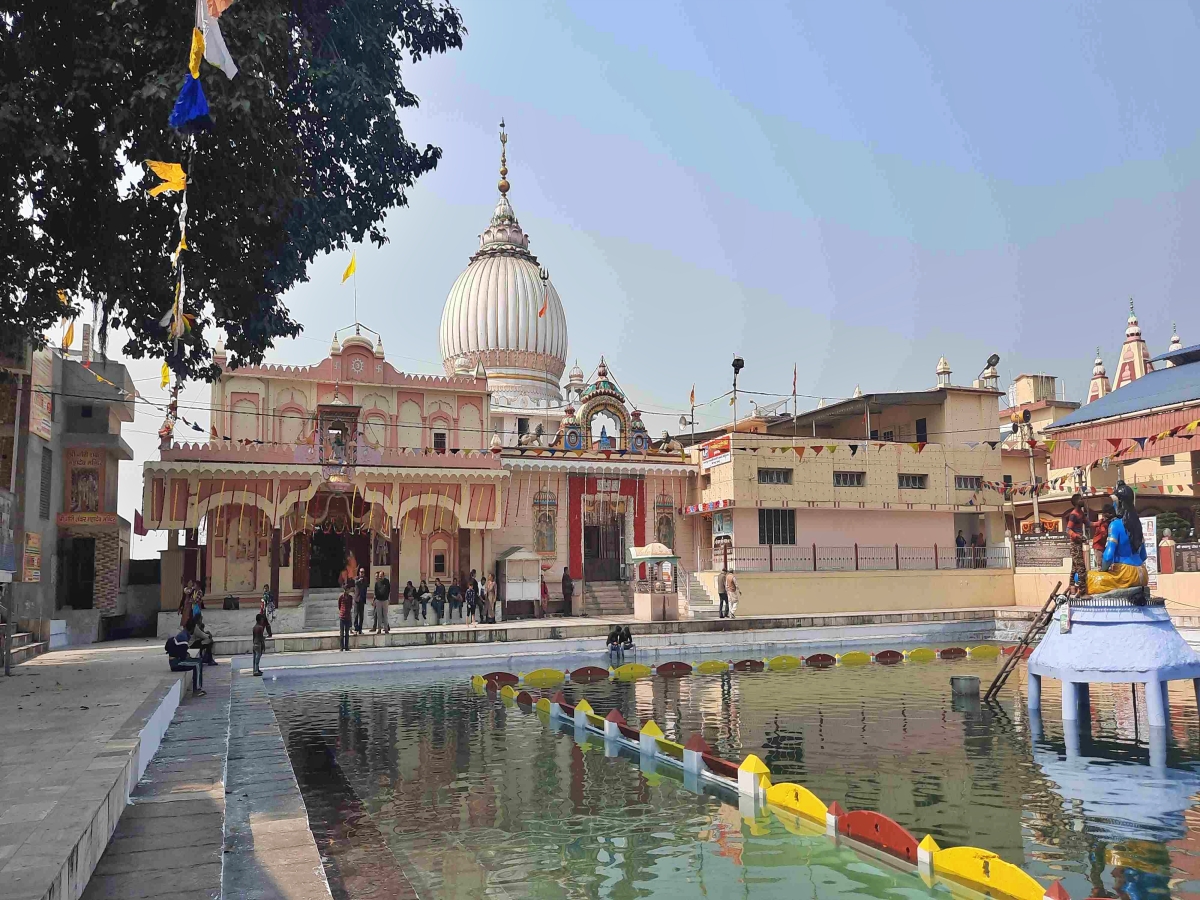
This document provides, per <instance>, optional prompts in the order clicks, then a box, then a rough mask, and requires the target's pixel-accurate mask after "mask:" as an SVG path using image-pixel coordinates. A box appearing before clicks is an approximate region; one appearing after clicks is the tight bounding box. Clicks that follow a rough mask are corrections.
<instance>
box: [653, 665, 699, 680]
mask: <svg viewBox="0 0 1200 900" xmlns="http://www.w3.org/2000/svg"><path fill="white" fill-rule="evenodd" d="M654 671H655V674H658V675H662V676H663V677H664V678H679V677H681V676H683V675H691V674H692V667H691V666H689V665H688V664H687V663H685V662H668V663H663V664H662V665H661V666H658V667H657V668H655V670H654Z"/></svg>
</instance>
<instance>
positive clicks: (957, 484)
mask: <svg viewBox="0 0 1200 900" xmlns="http://www.w3.org/2000/svg"><path fill="white" fill-rule="evenodd" d="M954 489H955V490H956V491H982V490H983V476H982V475H955V476H954Z"/></svg>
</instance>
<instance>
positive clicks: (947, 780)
mask: <svg viewBox="0 0 1200 900" xmlns="http://www.w3.org/2000/svg"><path fill="white" fill-rule="evenodd" d="M764 655H765V654H764ZM574 662H575V665H577V666H578V665H585V664H594V662H595V661H594V660H591V659H576V660H575V661H574ZM999 664H1000V663H999V661H996V660H986V661H984V660H960V661H956V662H941V661H937V662H929V663H911V662H909V663H904V664H901V665H896V666H889V667H884V666H879V665H866V666H861V667H846V668H841V667H839V668H836V669H824V670H822V669H796V670H793V671H787V672H762V673H743V672H730V673H727V674H722V675H709V676H704V675H691V676H685V677H683V678H677V679H668V678H659V677H649V678H645V679H642V680H638V681H634V682H601V683H598V684H591V685H569V684H568V685H566V686H565V687H564V692H565V694H566V695H567V697H568V698H569V700H570V701H571V702H575V701H577V700H578V699H579V698H581V697H586V698H587V699H588V701H589V703H591V705H592V706H593V707H594V708H595V709H596V711H597V712H598V713H599V714H600V715H604V714H605V713H607V712H608V711H609V710H610V709H613V708H616V709H619V710H620V711H621V713H622V714H623V715H624V716H625V718H626V719H628V720H629V721H630V722H631V723H634V722H635V721H638V722H640V721H644V720H645V719H647V718H653V719H654V721H655V722H656V723H658V725H659V726H660V727H661V728H662V729H663V731H664V732H665V733H666V736H667V737H668V738H670V739H672V740H678V741H680V742H683V741H686V740H687V738H688V737H690V736H691V735H693V734H695V733H697V732H699V733H700V734H702V735H703V737H704V738H705V739H706V740H707V741H708V743H709V744H710V745H711V746H712V748H713V751H714V752H715V753H716V754H717V755H719V756H723V757H725V758H727V759H732V760H735V761H736V760H739V759H741V758H742V757H743V756H744V755H745V754H747V753H756V754H758V755H759V756H760V757H761V758H762V759H763V760H764V761H765V762H766V763H767V765H768V766H769V767H770V769H771V773H772V774H771V777H772V781H774V782H775V783H779V782H781V781H795V782H798V783H800V784H803V785H805V786H806V787H808V788H809V789H810V790H812V791H813V792H814V793H815V794H816V795H817V796H818V797H820V798H821V799H822V800H824V801H825V802H826V803H832V802H833V801H834V800H837V801H838V802H839V803H841V805H842V806H843V807H845V808H846V809H874V810H878V811H880V812H882V813H884V814H886V815H888V816H890V817H892V818H893V819H895V820H896V821H898V822H899V823H900V824H902V825H903V826H905V827H906V828H907V829H908V830H909V831H910V832H912V833H913V834H914V835H915V836H916V837H917V839H918V840H919V839H920V838H921V837H923V836H924V835H925V834H926V833H930V834H932V835H933V836H934V838H935V839H936V840H937V841H938V842H939V844H941V845H942V846H943V847H945V846H949V845H959V844H970V845H973V846H977V847H983V848H985V849H988V850H992V851H994V852H996V853H998V854H999V855H1000V856H1001V857H1003V858H1004V859H1006V860H1008V861H1010V862H1014V863H1017V864H1018V865H1021V866H1023V867H1024V868H1025V870H1026V871H1028V872H1029V873H1030V874H1031V875H1033V876H1034V877H1036V878H1038V879H1040V880H1041V881H1042V883H1043V884H1045V885H1048V884H1049V883H1050V881H1051V880H1052V879H1054V878H1061V879H1063V885H1064V887H1065V888H1066V889H1067V891H1068V892H1069V893H1070V895H1071V897H1072V898H1074V900H1082V898H1086V897H1089V896H1121V897H1129V898H1140V897H1167V896H1175V897H1186V896H1193V895H1198V894H1200V877H1198V874H1197V873H1200V841H1198V839H1200V803H1197V793H1198V792H1200V724H1198V721H1197V715H1196V709H1195V701H1194V696H1193V695H1192V692H1191V686H1190V685H1187V686H1186V687H1187V690H1186V691H1185V690H1184V685H1182V684H1181V685H1180V686H1179V687H1178V688H1177V689H1176V690H1173V691H1172V694H1171V705H1172V723H1173V734H1172V736H1171V739H1170V745H1169V749H1168V754H1167V766H1166V767H1165V768H1162V767H1159V768H1157V769H1154V768H1151V766H1150V765H1149V762H1150V751H1149V747H1148V744H1147V741H1146V735H1145V731H1146V724H1145V723H1146V712H1145V707H1144V698H1143V697H1142V695H1141V691H1140V690H1139V691H1138V692H1137V693H1136V696H1133V695H1131V693H1130V688H1129V686H1128V685H1126V686H1114V687H1112V688H1108V687H1104V686H1094V687H1093V689H1092V722H1091V726H1090V730H1091V737H1090V740H1089V739H1088V738H1087V737H1086V736H1085V738H1084V739H1083V741H1082V744H1081V747H1080V752H1081V755H1082V756H1083V757H1087V758H1086V759H1070V758H1068V757H1067V755H1066V752H1065V742H1064V735H1063V730H1062V725H1061V722H1060V716H1059V708H1058V705H1057V690H1056V685H1055V684H1053V683H1051V682H1047V683H1046V687H1045V690H1044V698H1043V706H1044V709H1043V713H1042V717H1043V718H1042V723H1043V724H1042V728H1041V729H1039V728H1037V727H1036V723H1031V722H1030V721H1029V717H1028V714H1027V712H1026V710H1025V706H1024V700H1023V685H1024V671H1023V669H1022V670H1020V671H1018V672H1017V673H1016V674H1014V676H1013V678H1012V679H1011V681H1010V682H1009V685H1010V687H1009V688H1007V689H1006V690H1005V692H1004V694H1003V695H1002V702H1001V703H1000V705H999V706H996V707H989V706H987V705H984V706H983V707H980V706H979V705H978V704H970V703H966V702H962V701H960V700H958V699H954V698H952V697H951V695H950V689H949V678H950V675H951V674H974V675H978V676H979V677H980V680H981V681H982V682H983V684H984V686H985V687H986V685H987V684H988V683H989V681H990V679H991V677H992V675H993V674H994V673H995V671H996V670H997V668H998V667H999ZM353 671H362V672H363V674H360V675H349V676H347V675H346V674H345V670H342V671H341V672H339V673H338V674H337V675H311V676H295V677H293V676H289V675H286V674H285V675H283V676H281V677H280V678H279V680H278V681H271V682H269V683H268V687H269V689H270V692H271V695H272V705H273V707H274V709H275V712H276V716H277V718H278V720H279V724H280V728H281V730H282V732H283V735H284V739H285V742H286V744H287V747H288V750H289V753H290V755H291V759H292V763H293V767H294V769H295V771H296V776H297V779H298V781H299V784H300V787H301V791H302V793H303V795H304V798H305V802H306V804H307V805H308V809H309V816H310V820H311V824H312V829H313V833H314V835H315V836H316V839H317V843H318V847H319V848H320V849H321V852H322V855H323V856H324V857H325V860H326V869H327V873H328V875H329V880H330V884H331V887H332V888H333V891H334V896H335V897H339V898H343V897H344V898H359V897H421V898H447V900H449V898H454V900H467V898H484V897H487V898H523V897H533V898H541V897H545V898H555V900H559V898H564V897H569V898H574V897H579V898H584V897H588V898H590V897H613V898H625V897H655V898H657V897H662V898H668V897H669V898H691V897H695V898H702V897H733V896H736V897H740V898H753V900H773V898H784V897H787V898H796V897H805V898H808V897H819V898H828V897H841V896H867V897H883V896H894V897H902V896H916V895H917V894H920V895H921V896H927V895H928V894H929V893H930V889H929V888H928V887H926V885H925V884H924V883H923V882H922V881H921V880H920V879H919V878H918V877H917V876H916V875H914V874H908V873H905V872H902V871H899V870H897V869H894V868H892V867H890V866H888V865H886V864H884V863H881V862H879V861H877V860H873V859H871V858H870V857H868V856H861V855H858V854H855V853H854V852H853V851H851V850H850V849H848V848H847V847H845V846H844V845H842V846H838V845H835V844H834V842H832V841H831V840H829V839H828V838H826V837H824V836H823V835H822V834H812V833H811V832H812V829H811V828H808V827H804V826H797V824H796V823H794V822H790V821H784V820H783V819H782V818H780V817H778V816H774V815H768V816H764V817H762V818H760V819H758V820H756V821H755V822H753V823H747V822H744V821H743V819H742V817H741V816H740V814H739V813H738V810H737V808H736V798H735V797H721V796H709V795H698V794H695V793H692V792H691V791H689V790H686V789H685V788H684V786H683V784H682V783H681V781H680V779H679V777H678V776H677V775H676V774H674V773H673V772H671V771H670V770H668V769H666V768H665V767H660V769H659V770H658V771H657V772H655V773H648V772H644V771H642V770H641V768H640V767H639V763H638V760H637V758H636V757H631V756H620V757H616V758H607V757H606V756H605V753H604V748H603V744H602V742H599V741H589V742H587V743H585V744H583V745H581V744H579V743H577V742H576V740H575V738H574V736H573V734H572V733H571V731H569V730H567V729H559V728H555V727H550V726H549V725H548V724H547V723H546V722H545V721H544V720H543V719H542V718H539V716H538V715H536V714H535V713H530V712H526V711H522V710H521V709H520V708H518V707H516V706H505V705H504V704H503V703H502V702H501V701H500V700H499V699H496V698H494V697H488V696H487V695H486V694H479V693H477V692H475V691H473V690H472V688H471V686H470V684H469V676H470V674H471V673H470V672H468V671H457V672H452V673H448V672H445V671H442V672H422V671H419V670H417V671H405V670H404V669H403V668H400V669H391V670H386V671H379V672H375V673H370V672H369V670H353ZM547 693H549V692H547ZM535 695H536V694H535ZM1031 725H1032V726H1033V727H1031ZM1035 733H1036V734H1037V737H1036V739H1035V737H1034V734H1035ZM940 890H944V888H943V889H939V888H935V891H940Z"/></svg>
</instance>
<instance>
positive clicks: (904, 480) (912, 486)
mask: <svg viewBox="0 0 1200 900" xmlns="http://www.w3.org/2000/svg"><path fill="white" fill-rule="evenodd" d="M896 480H897V487H899V488H900V490H902V491H923V490H925V488H927V487H928V486H929V476H928V475H897V476H896Z"/></svg>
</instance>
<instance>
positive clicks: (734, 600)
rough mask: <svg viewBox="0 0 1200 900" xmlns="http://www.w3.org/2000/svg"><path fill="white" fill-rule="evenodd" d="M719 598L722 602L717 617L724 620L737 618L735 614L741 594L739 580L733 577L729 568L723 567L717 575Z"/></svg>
mask: <svg viewBox="0 0 1200 900" xmlns="http://www.w3.org/2000/svg"><path fill="white" fill-rule="evenodd" d="M717 598H718V599H719V600H720V603H719V604H718V607H717V615H718V616H720V617H721V618H722V619H733V618H736V616H735V615H734V613H736V612H737V607H738V601H739V600H741V592H740V591H739V590H738V583H737V579H736V578H734V577H733V573H732V572H730V571H729V567H728V566H725V567H723V568H722V569H721V571H720V572H718V573H717Z"/></svg>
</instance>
